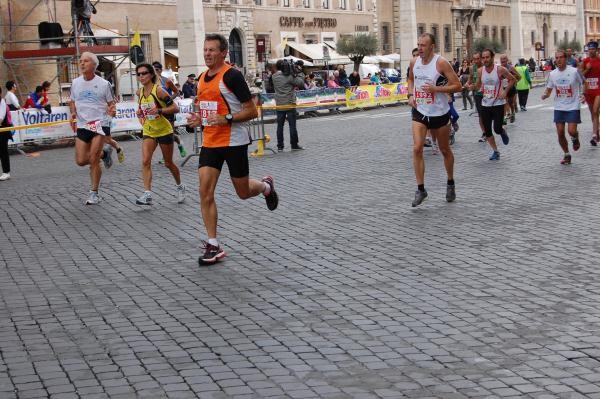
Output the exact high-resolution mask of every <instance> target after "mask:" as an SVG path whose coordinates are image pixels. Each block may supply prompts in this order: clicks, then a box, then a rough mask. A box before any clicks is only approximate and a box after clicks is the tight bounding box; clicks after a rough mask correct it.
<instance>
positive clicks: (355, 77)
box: [348, 71, 360, 86]
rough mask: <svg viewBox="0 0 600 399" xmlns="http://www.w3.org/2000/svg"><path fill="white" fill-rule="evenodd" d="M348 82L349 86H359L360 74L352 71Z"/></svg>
mask: <svg viewBox="0 0 600 399" xmlns="http://www.w3.org/2000/svg"><path fill="white" fill-rule="evenodd" d="M348 80H349V81H350V86H359V85H360V74H359V73H358V71H352V73H351V74H350V77H349V78H348Z"/></svg>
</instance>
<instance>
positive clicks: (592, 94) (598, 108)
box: [580, 41, 600, 147]
mask: <svg viewBox="0 0 600 399" xmlns="http://www.w3.org/2000/svg"><path fill="white" fill-rule="evenodd" d="M587 48H588V55H589V57H587V58H585V59H584V60H583V62H582V63H581V66H580V67H581V73H583V76H585V80H586V82H587V91H586V92H585V100H586V102H587V104H588V108H589V110H590V114H591V115H592V139H591V140H590V144H591V145H593V146H594V147H595V146H597V145H598V142H599V141H600V135H599V134H598V112H600V56H598V42H596V41H591V42H589V43H588V44H587Z"/></svg>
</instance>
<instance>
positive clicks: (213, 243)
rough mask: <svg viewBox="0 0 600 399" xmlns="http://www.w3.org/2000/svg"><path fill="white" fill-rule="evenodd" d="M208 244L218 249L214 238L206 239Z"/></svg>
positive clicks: (217, 243)
mask: <svg viewBox="0 0 600 399" xmlns="http://www.w3.org/2000/svg"><path fill="white" fill-rule="evenodd" d="M208 243H209V244H210V245H214V246H215V247H218V246H219V241H217V239H216V238H209V239H208Z"/></svg>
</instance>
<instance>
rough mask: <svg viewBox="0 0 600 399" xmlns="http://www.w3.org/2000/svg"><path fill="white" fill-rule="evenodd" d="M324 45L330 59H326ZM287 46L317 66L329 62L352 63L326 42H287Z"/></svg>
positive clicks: (299, 56) (298, 55)
mask: <svg viewBox="0 0 600 399" xmlns="http://www.w3.org/2000/svg"><path fill="white" fill-rule="evenodd" d="M323 46H326V47H327V49H328V53H329V59H326V57H325V54H324V52H323ZM287 47H289V48H290V49H291V50H294V51H296V52H297V53H298V54H297V57H298V58H302V59H303V60H305V61H306V60H308V61H311V62H312V63H313V64H314V65H315V66H317V65H325V63H327V64H330V65H331V64H344V65H345V64H351V63H352V61H350V59H349V58H348V57H347V56H344V55H341V54H338V53H337V52H336V51H335V50H334V49H333V48H332V47H331V46H329V45H327V44H325V43H322V42H321V43H311V44H303V43H295V42H289V41H288V42H287Z"/></svg>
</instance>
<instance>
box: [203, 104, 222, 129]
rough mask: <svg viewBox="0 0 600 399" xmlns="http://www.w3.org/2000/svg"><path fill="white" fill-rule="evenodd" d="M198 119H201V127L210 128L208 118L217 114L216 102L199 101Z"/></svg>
mask: <svg viewBox="0 0 600 399" xmlns="http://www.w3.org/2000/svg"><path fill="white" fill-rule="evenodd" d="M198 105H199V108H200V117H201V118H202V126H210V123H208V117H209V116H210V115H216V114H217V106H218V103H217V102H216V101H200V104H198Z"/></svg>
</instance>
